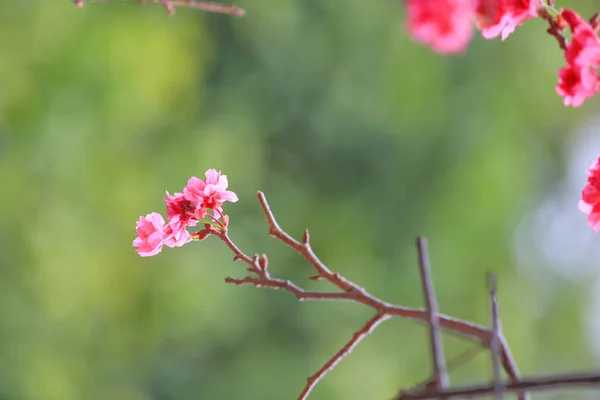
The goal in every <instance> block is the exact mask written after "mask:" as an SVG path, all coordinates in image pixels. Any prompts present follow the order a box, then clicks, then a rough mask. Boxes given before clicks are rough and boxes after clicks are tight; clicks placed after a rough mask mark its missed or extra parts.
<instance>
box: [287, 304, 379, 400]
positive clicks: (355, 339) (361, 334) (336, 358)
mask: <svg viewBox="0 0 600 400" xmlns="http://www.w3.org/2000/svg"><path fill="white" fill-rule="evenodd" d="M389 318H390V316H389V315H385V314H377V315H376V316H374V317H373V318H371V319H370V320H369V321H368V322H367V323H366V324H365V325H364V326H363V327H362V328H360V329H359V330H358V331H356V332H355V333H354V335H352V339H350V341H348V343H346V344H345V345H344V347H342V348H341V349H340V350H339V351H338V352H337V353H335V354H334V355H333V357H331V358H330V359H329V361H327V362H326V363H325V365H323V366H322V367H321V368H320V369H319V370H318V371H317V372H315V373H314V374H313V375H311V376H310V377H308V378H307V379H306V381H307V382H306V386H305V387H304V390H302V393H300V396H298V400H305V399H306V398H307V397H308V395H309V394H310V392H312V390H313V389H314V388H315V386H316V385H317V383H319V381H320V380H321V379H323V377H324V376H325V375H326V374H327V373H328V372H329V371H331V370H332V369H333V368H335V366H336V365H337V364H338V363H339V362H340V361H342V359H344V357H346V356H347V355H348V354H350V353H351V352H352V350H354V348H355V347H356V346H357V345H358V344H359V343H360V342H362V340H363V339H364V338H366V337H367V336H369V335H370V334H371V333H372V332H373V331H374V330H375V328H377V326H379V324H381V323H382V322H384V321H385V320H387V319H389Z"/></svg>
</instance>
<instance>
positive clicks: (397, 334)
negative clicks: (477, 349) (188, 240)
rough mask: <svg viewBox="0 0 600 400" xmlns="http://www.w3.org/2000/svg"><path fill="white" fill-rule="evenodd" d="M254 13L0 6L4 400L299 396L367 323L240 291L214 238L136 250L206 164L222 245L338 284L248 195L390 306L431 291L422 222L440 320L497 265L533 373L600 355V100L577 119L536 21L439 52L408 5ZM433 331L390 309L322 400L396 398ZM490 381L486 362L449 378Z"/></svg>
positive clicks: (420, 364)
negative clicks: (592, 190)
mask: <svg viewBox="0 0 600 400" xmlns="http://www.w3.org/2000/svg"><path fill="white" fill-rule="evenodd" d="M238 4H239V5H240V6H242V7H244V8H245V9H246V10H247V16H246V17H245V18H232V17H228V16H223V15H215V14H206V13H202V12H200V11H195V10H185V9H178V12H177V15H176V16H175V17H170V16H168V15H167V14H166V12H165V11H164V9H163V8H161V7H159V6H155V5H146V6H140V5H138V4H136V3H121V2H112V3H109V4H86V6H85V7H84V8H83V9H78V8H76V7H75V6H73V5H72V4H71V3H70V2H69V1H67V0H63V1H47V0H30V1H18V0H15V1H10V0H4V1H2V2H0V191H1V192H2V194H3V195H2V196H1V197H0V206H1V208H2V211H1V212H0V267H1V268H0V398H1V399H32V400H37V399H43V400H45V399H48V400H54V399H60V400H70V399H90V400H95V399H115V400H120V399H128V400H129V399H131V400H138V399H139V400H142V399H144V400H146V399H148V400H149V399H153V400H154V399H156V400H163V399H164V400H167V399H168V400H171V399H172V400H179V399H182V400H185V399H234V398H235V399H295V398H296V397H297V396H298V394H299V393H300V391H301V390H302V387H303V385H304V383H305V378H306V377H307V376H309V375H311V374H312V373H313V372H314V371H316V370H317V369H318V368H319V367H320V366H321V365H322V364H323V363H324V362H325V361H326V360H327V359H328V358H329V357H330V356H331V355H332V354H333V353H334V352H336V351H337V350H338V349H339V348H340V347H341V346H342V345H343V344H344V343H345V342H346V341H347V340H348V339H349V338H350V337H351V335H352V333H353V332H354V330H355V329H356V328H357V327H359V326H360V325H361V324H362V323H364V322H365V321H366V320H367V319H368V318H370V316H371V315H372V311H371V310H369V309H365V308H363V307H360V306H358V305H355V304H343V303H335V302H323V303H320V302H308V303H298V302H297V301H296V300H295V299H294V298H293V297H292V296H291V295H289V294H286V293H280V292H271V291H268V290H263V289H256V288H252V287H241V288H237V287H234V286H229V285H227V284H225V283H224V281H223V280H224V278H225V277H226V276H237V277H242V276H245V268H244V266H243V265H242V264H240V263H232V262H231V257H232V254H231V253H230V252H229V251H228V250H227V249H226V248H225V247H224V245H223V244H222V243H221V242H219V241H218V240H217V239H216V238H209V239H208V240H206V241H204V242H200V243H193V244H190V245H187V246H184V247H183V248H178V249H169V248H165V249H164V250H163V252H162V253H161V254H159V255H158V256H156V257H152V258H140V257H139V256H138V255H137V254H136V253H135V252H134V249H133V248H132V246H131V242H132V240H133V238H134V237H135V221H136V220H137V218H138V217H139V215H145V214H147V213H149V212H151V211H159V212H161V213H163V214H164V202H163V197H164V194H165V190H169V191H170V192H174V191H180V190H181V189H182V188H183V186H184V185H185V183H186V181H187V179H188V178H189V177H190V176H192V175H195V176H199V177H202V176H203V174H204V171H205V170H206V169H208V168H217V169H220V170H222V171H223V173H225V174H227V175H228V177H229V182H230V189H231V190H233V191H235V192H236V193H237V194H238V196H239V198H240V201H239V202H238V203H236V204H226V206H225V211H226V212H227V213H228V214H229V215H230V217H231V225H230V235H231V237H232V238H233V239H234V240H235V241H236V243H237V244H238V245H239V246H241V247H242V249H244V250H245V251H246V252H248V253H250V254H252V253H255V252H260V253H262V252H265V253H267V254H268V255H269V258H270V261H271V263H270V268H271V271H272V274H273V275H274V276H277V277H282V278H286V279H288V278H289V279H292V280H294V281H295V282H296V283H298V284H300V285H302V286H304V287H307V288H313V289H320V290H327V289H329V286H328V285H326V284H325V283H321V282H312V281H309V280H308V277H309V276H310V275H311V273H312V271H311V270H310V268H308V266H307V265H306V263H305V262H303V260H302V259H301V257H299V256H298V255H297V254H294V253H293V252H292V251H291V250H289V249H287V248H285V247H284V246H283V245H282V244H281V243H278V242H277V241H275V240H274V239H271V238H269V237H267V235H266V232H267V228H266V224H265V221H264V216H263V215H262V214H261V210H260V207H259V204H258V202H257V201H256V191H257V190H262V191H264V192H265V193H266V194H267V198H268V199H269V201H270V203H271V206H272V208H273V210H274V212H275V214H276V216H277V217H278V219H279V221H280V223H281V225H282V226H283V227H284V228H285V229H286V230H288V231H289V232H290V233H291V234H292V235H295V236H296V237H300V236H301V234H302V231H303V229H304V228H305V227H309V228H310V229H311V232H312V240H313V246H314V248H315V250H316V252H317V253H318V254H319V255H320V256H321V257H322V259H323V260H324V261H325V262H326V263H327V264H328V265H329V266H330V267H331V268H332V269H333V270H335V271H338V272H340V273H342V274H344V275H345V276H346V277H348V278H349V279H352V280H354V281H355V282H357V283H359V284H360V285H362V286H363V287H365V288H366V289H368V290H369V291H371V292H372V293H373V294H374V295H377V296H380V297H381V298H383V299H385V300H387V301H390V302H394V303H398V304H402V305H406V306H414V307H421V306H422V305H423V299H422V294H421V291H420V282H419V279H418V269H417V262H416V252H415V250H414V238H415V236H416V235H418V234H422V235H425V236H427V237H428V238H429V242H430V251H431V258H432V263H433V274H434V280H435V283H436V287H437V294H438V300H439V303H440V308H441V310H442V312H444V313H447V314H451V315H454V316H457V317H460V318H465V319H470V320H473V321H475V322H478V323H481V324H488V321H489V316H488V311H487V310H488V300H487V297H486V290H485V273H486V272H487V271H489V270H493V271H496V272H497V273H498V274H499V277H500V295H499V298H500V304H501V313H502V321H503V328H504V331H505V334H506V336H507V338H508V340H509V342H510V344H511V347H512V351H513V353H514V356H515V358H516V360H517V362H518V364H519V366H520V369H521V371H522V372H523V373H524V374H541V373H550V372H560V371H577V370H582V369H585V368H592V367H594V366H595V365H596V366H597V365H598V364H600V343H599V342H598V338H599V337H600V326H599V325H600V320H599V319H598V318H599V317H598V315H600V296H597V295H595V293H598V292H600V289H599V288H600V286H599V285H598V273H597V272H596V271H595V270H594V269H597V267H598V262H597V260H598V253H597V248H598V247H599V246H598V240H600V239H599V238H598V236H595V235H593V233H592V232H591V229H589V228H588V227H587V226H586V225H585V216H584V215H583V214H581V213H579V212H578V211H577V209H576V207H577V206H576V203H577V199H578V196H579V193H580V190H581V188H582V187H583V184H584V181H585V168H586V167H587V166H588V165H589V164H591V162H592V161H593V159H594V157H597V155H598V154H600V146H598V143H597V142H598V135H597V134H596V133H595V132H597V131H598V129H596V128H595V127H597V126H599V125H598V124H597V123H594V120H593V117H594V115H595V114H596V113H597V112H598V105H599V103H598V100H597V99H594V100H591V101H588V102H586V103H585V105H584V106H583V107H581V108H579V109H572V108H565V107H563V105H562V101H561V99H560V98H559V97H558V96H557V95H556V94H555V91H554V86H555V83H556V71H557V69H558V68H559V67H560V66H561V65H562V63H563V60H562V56H561V54H560V52H559V50H558V47H557V45H556V42H555V40H554V39H553V38H551V37H548V36H547V35H546V34H545V33H544V30H545V26H544V23H543V21H537V20H535V21H529V22H527V24H526V25H525V26H524V27H522V28H519V29H518V30H517V31H516V32H515V34H513V35H512V36H511V37H510V38H509V39H508V40H507V41H506V42H504V43H502V42H500V41H499V40H494V41H485V40H483V39H482V38H481V37H480V36H479V35H477V34H476V35H475V39H474V40H473V42H472V43H471V45H470V47H469V50H468V52H467V54H465V55H463V56H452V57H442V56H439V55H436V54H434V53H432V52H431V51H430V50H429V49H428V48H426V47H423V46H420V45H417V44H414V43H413V42H412V41H411V40H410V38H409V37H408V36H407V35H406V34H405V32H404V31H403V28H402V20H403V18H404V14H403V9H402V6H401V4H400V2H397V1H395V2H392V1H373V2H369V1H358V0H350V1H345V2H342V1H313V0H260V1H258V0H240V2H239V3H238ZM560 6H576V7H577V10H579V11H581V12H582V13H583V14H584V15H591V14H592V12H593V11H598V9H600V2H597V1H596V2H594V1H589V2H581V1H570V2H568V1H564V2H561V4H560ZM590 121H591V122H590ZM596 122H597V121H596ZM584 126H587V128H586V129H587V130H586V132H588V133H587V134H586V135H587V136H585V137H586V138H587V139H585V140H584V139H582V134H580V131H581V129H583V128H582V127H584ZM594 135H596V136H594ZM594 137H595V138H596V142H594V141H593V139H594ZM586 140H587V141H586ZM593 143H596V144H593ZM593 146H596V147H595V149H597V150H598V152H595V151H596V150H593V151H591V150H590V149H591V148H592V147H593ZM577 148H578V149H583V150H582V151H584V152H585V151H587V152H588V153H586V154H587V156H586V157H577V156H576V155H577V154H582V153H581V152H579V153H578V152H577V151H575V150H573V149H577ZM569 149H571V150H569ZM594 152H595V153H594ZM574 163H575V164H574ZM574 165H575V166H576V167H574ZM569 179H571V181H569ZM565 182H566V183H565ZM568 182H571V183H568ZM573 182H575V183H574V184H573ZM545 204H546V205H547V204H550V205H551V206H544V205H545ZM557 204H558V205H557ZM561 204H562V205H561ZM552 207H554V208H552ZM544 210H545V211H544ZM553 210H555V211H553ZM556 210H562V211H561V213H560V215H563V217H562V219H561V220H560V221H559V220H555V219H554V217H555V216H556V215H558V214H559V213H557V212H556ZM561 221H562V222H561ZM565 221H566V222H565ZM565 224H566V225H565ZM567 225H568V227H570V228H569V229H567V228H565V226H567ZM548 235H550V236H548ZM574 238H577V240H574ZM581 243H584V244H585V245H580V244H581ZM563 244H564V247H563ZM594 246H595V247H594ZM561 249H562V250H561ZM595 249H596V250H595ZM553 252H554V253H553ZM557 252H558V253H559V256H560V257H562V258H560V257H559V258H556V257H554V258H553V256H552V255H553V254H555V253H557ZM571 256H573V257H575V256H576V257H575V258H574V259H573V258H572V257H571ZM570 257H571V258H570ZM558 259H559V261H560V262H558V261H557V260H558ZM573 260H575V261H577V262H572V261H573ZM561 263H562V264H561ZM561 265H565V266H566V268H562V269H561V268H554V267H557V266H558V267H560V266H561ZM569 268H572V269H569ZM427 343H428V342H427V335H426V331H425V329H424V327H423V326H420V325H418V324H415V323H414V322H411V321H400V320H391V321H388V322H386V323H385V324H384V325H382V326H381V327H380V328H379V329H378V330H377V331H376V332H375V333H374V334H373V335H372V336H371V337H369V338H368V339H367V340H366V341H365V342H364V343H363V344H362V345H361V346H359V347H358V349H357V350H356V351H355V352H354V353H353V354H351V355H350V356H349V357H348V358H347V359H346V360H345V361H344V362H342V363H341V364H340V365H339V366H338V367H337V368H336V369H335V370H334V371H333V372H331V373H330V374H329V375H328V376H327V377H326V378H325V380H324V381H322V383H321V384H319V386H318V387H317V388H316V390H315V391H314V393H313V395H312V397H311V399H315V400H318V399H333V400H335V399H389V398H391V397H392V396H393V395H394V394H395V393H397V391H398V390H399V389H400V388H407V387H410V386H412V385H414V384H416V383H417V382H420V381H422V380H425V379H427V378H428V375H429V374H430V368H431V367H430V361H429V356H428V354H429V349H428V344H427ZM445 345H446V351H447V354H448V356H449V357H452V356H455V355H457V354H459V353H461V352H462V351H464V350H465V349H467V348H469V347H470V346H471V344H470V343H468V342H465V341H462V340H458V339H456V338H455V337H452V336H447V337H445ZM490 373H491V367H490V361H489V357H488V356H487V355H486V354H485V352H482V353H481V354H480V355H479V356H478V357H477V358H476V359H475V360H474V361H473V362H471V363H469V364H468V365H465V366H463V367H461V368H458V369H456V370H453V371H452V380H453V383H454V384H467V383H474V382H480V381H486V380H488V379H489V377H490V376H491V375H490ZM586 396H588V397H586ZM589 396H591V397H589ZM598 396H599V395H598V393H597V392H596V393H595V394H594V393H589V392H588V393H585V392H583V391H580V392H577V391H574V392H568V393H567V392H564V393H562V394H561V393H550V394H546V395H539V396H537V398H545V399H546V398H548V399H550V398H552V399H555V398H556V399H559V398H560V399H562V398H565V399H567V398H569V399H572V398H581V399H584V398H585V399H592V398H598Z"/></svg>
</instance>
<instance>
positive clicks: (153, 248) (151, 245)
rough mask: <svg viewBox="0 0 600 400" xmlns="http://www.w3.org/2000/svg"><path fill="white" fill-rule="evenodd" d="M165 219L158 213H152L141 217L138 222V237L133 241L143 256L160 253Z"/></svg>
mask: <svg viewBox="0 0 600 400" xmlns="http://www.w3.org/2000/svg"><path fill="white" fill-rule="evenodd" d="M164 227H165V220H164V219H163V217H162V215H160V214H158V213H155V212H153V213H150V214H148V215H146V216H145V217H140V219H139V220H138V221H137V222H136V231H137V234H138V237H137V238H135V240H134V241H133V246H134V247H137V248H138V249H137V250H136V251H137V253H138V254H139V255H140V256H142V257H150V256H154V255H156V254H158V253H160V251H161V249H162V246H163V244H164V242H163V233H164Z"/></svg>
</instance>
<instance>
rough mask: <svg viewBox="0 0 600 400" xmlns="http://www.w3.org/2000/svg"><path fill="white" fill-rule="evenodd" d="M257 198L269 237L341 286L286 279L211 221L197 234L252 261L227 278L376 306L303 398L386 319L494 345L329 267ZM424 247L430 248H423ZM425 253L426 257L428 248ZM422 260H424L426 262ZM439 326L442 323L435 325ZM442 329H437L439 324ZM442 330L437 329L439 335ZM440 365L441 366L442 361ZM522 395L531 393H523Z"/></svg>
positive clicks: (485, 335) (510, 363) (509, 369)
mask: <svg viewBox="0 0 600 400" xmlns="http://www.w3.org/2000/svg"><path fill="white" fill-rule="evenodd" d="M258 200H259V202H260V205H261V207H262V209H263V212H264V214H265V216H266V219H267V224H268V226H269V236H272V237H275V238H277V239H279V240H280V241H282V242H283V243H285V244H286V245H287V246H288V247H290V248H291V249H293V250H294V251H296V252H297V253H298V254H300V255H301V256H302V257H304V258H305V259H306V260H307V261H308V263H309V264H310V265H311V266H312V267H313V269H314V270H315V272H316V274H315V275H314V276H311V279H313V280H325V281H327V282H329V283H331V284H332V285H333V286H335V287H336V288H337V289H338V291H333V292H320V291H307V290H304V289H303V288H301V287H300V286H298V285H296V284H295V283H293V282H290V281H288V280H282V279H278V278H273V277H271V275H270V274H269V272H268V259H267V257H266V255H264V254H263V255H261V256H259V255H254V256H253V257H250V256H248V255H247V254H245V253H244V252H242V251H241V250H240V248H239V247H237V245H236V244H235V243H234V242H233V241H232V240H231V239H230V238H229V236H228V235H227V231H226V230H220V229H217V228H215V227H213V226H211V225H205V230H204V231H201V232H197V233H196V234H195V235H196V236H197V237H206V236H207V235H208V234H212V235H215V236H217V237H218V238H219V239H221V240H222V241H223V242H224V243H225V244H226V245H227V246H228V247H229V248H230V249H231V250H232V252H233V253H234V261H236V260H240V261H242V262H244V263H245V264H247V265H248V268H247V270H248V272H250V275H249V276H246V277H244V278H231V277H228V278H226V279H225V281H226V282H227V283H232V284H234V285H238V286H241V285H252V286H256V287H265V288H268V289H272V290H283V291H286V292H289V293H291V294H293V295H294V296H296V298H297V299H298V300H300V301H304V300H342V301H352V302H356V303H360V304H364V305H366V306H368V307H370V308H372V309H374V310H375V312H376V314H375V316H374V317H373V318H372V319H371V320H370V321H369V322H367V323H366V324H365V325H364V326H363V327H361V328H360V329H359V330H358V331H356V332H355V334H354V335H353V337H352V339H351V340H350V341H349V342H348V343H347V344H346V345H344V347H343V348H342V349H340V350H339V351H338V352H337V353H336V354H335V355H334V356H333V357H332V358H330V359H329V360H328V361H327V362H326V363H325V365H324V366H323V367H322V368H320V369H319V370H318V371H317V372H316V373H315V374H313V375H312V376H310V377H309V378H308V382H307V385H306V386H305V388H304V390H303V391H302V393H301V394H300V396H299V397H298V399H299V400H304V399H306V398H307V396H308V395H309V394H310V392H311V391H312V390H313V388H314V387H315V385H316V384H317V383H318V382H319V381H320V380H321V379H322V378H323V376H324V375H325V374H326V373H327V372H328V371H330V370H331V369H332V368H334V367H335V366H336V365H337V363H338V362H340V361H341V360H342V359H343V358H344V357H345V356H346V355H347V354H348V353H350V352H351V351H352V349H353V348H354V347H355V346H356V345H357V344H358V343H359V342H360V341H362V340H363V339H364V338H365V337H366V336H368V335H369V334H370V333H371V332H373V330H374V329H375V328H376V327H377V326H378V325H379V324H380V323H382V322H383V321H385V320H387V319H389V318H391V317H398V318H407V319H414V320H417V321H419V322H421V323H425V324H429V325H430V324H431V322H432V320H437V322H438V323H439V327H440V328H441V329H445V330H447V331H450V332H453V333H455V334H458V335H460V336H462V337H465V338H469V339H472V340H476V341H478V342H479V343H480V344H482V345H483V346H485V347H489V346H490V344H491V339H492V333H491V331H490V330H489V329H487V328H484V327H482V326H480V325H477V324H474V323H471V322H468V321H463V320H460V319H456V318H453V317H450V316H447V315H443V314H439V313H438V312H437V309H434V310H433V311H434V312H433V315H432V312H431V311H432V310H431V307H429V312H428V310H427V309H417V308H410V307H403V306H399V305H394V304H390V303H387V302H385V301H383V300H381V299H379V298H377V297H375V296H373V295H371V294H370V293H368V292H367V291H366V290H365V289H363V288H361V287H360V286H358V285H357V284H355V283H354V282H352V281H350V280H348V279H346V278H344V277H343V276H342V275H340V274H339V273H337V272H334V271H332V270H330V269H329V268H328V267H327V266H326V265H325V264H324V263H323V262H322V261H321V260H320V259H319V257H318V256H317V255H316V254H315V253H314V251H313V250H312V247H311V244H310V235H309V233H308V230H306V231H305V232H304V235H303V238H302V241H298V240H296V239H294V238H293V237H292V236H290V235H289V234H288V233H287V232H285V231H284V230H283V229H281V227H280V226H279V224H278V223H277V220H276V219H275V216H274V215H273V212H272V211H271V208H270V207H269V204H268V203H267V199H266V197H265V195H264V194H263V193H262V192H258ZM423 250H424V251H425V250H426V249H423ZM422 256H425V252H423V254H422ZM422 261H423V260H421V262H422ZM429 279H430V278H429V277H427V279H426V281H427V283H425V282H424V284H427V285H430V282H429ZM436 326H437V325H436ZM434 329H437V328H434ZM437 336H438V334H436V337H437ZM497 339H498V343H499V349H500V351H499V355H500V360H501V363H502V366H503V368H504V370H505V371H506V373H507V375H508V377H509V379H510V380H511V381H512V382H518V381H519V379H520V376H519V371H518V369H517V366H516V364H515V362H514V360H513V358H512V355H511V353H510V350H509V348H508V346H507V344H506V340H505V339H504V338H503V337H502V335H501V334H500V335H498V338H497ZM438 369H439V366H438ZM520 397H521V399H522V400H524V399H525V398H526V397H525V396H524V395H523V396H520Z"/></svg>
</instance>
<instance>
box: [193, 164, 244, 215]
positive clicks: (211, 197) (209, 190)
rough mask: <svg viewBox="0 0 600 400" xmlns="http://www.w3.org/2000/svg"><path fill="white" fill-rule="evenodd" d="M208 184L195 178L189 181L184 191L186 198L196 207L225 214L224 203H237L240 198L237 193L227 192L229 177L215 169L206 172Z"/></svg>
mask: <svg viewBox="0 0 600 400" xmlns="http://www.w3.org/2000/svg"><path fill="white" fill-rule="evenodd" d="M205 176H206V182H204V181H203V180H201V179H198V178H196V177H195V176H193V177H191V178H190V179H189V180H188V184H187V186H186V187H185V189H183V193H184V195H185V198H186V199H187V200H189V201H190V202H192V203H194V204H198V205H197V206H196V207H197V208H200V209H203V210H207V209H212V210H214V211H216V212H219V213H221V214H222V213H223V209H222V206H223V203H224V202H225V201H230V202H232V203H235V202H236V201H238V198H237V196H236V194H235V193H233V192H231V191H229V190H226V189H227V186H228V184H229V183H228V182H227V175H221V173H220V172H217V171H216V170H215V169H209V170H208V171H206V174H205Z"/></svg>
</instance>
